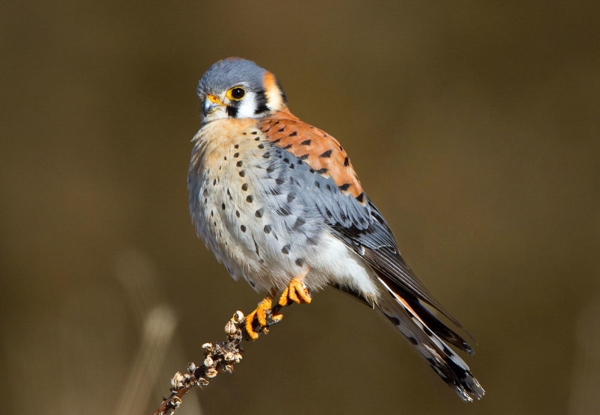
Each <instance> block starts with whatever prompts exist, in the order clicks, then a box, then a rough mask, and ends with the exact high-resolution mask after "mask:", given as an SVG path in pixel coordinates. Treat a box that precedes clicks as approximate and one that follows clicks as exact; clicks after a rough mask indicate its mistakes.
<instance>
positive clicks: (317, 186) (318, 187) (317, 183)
mask: <svg viewBox="0 0 600 415" xmlns="http://www.w3.org/2000/svg"><path fill="white" fill-rule="evenodd" d="M315 187H316V188H317V189H320V188H321V183H319V182H318V181H316V180H315Z"/></svg>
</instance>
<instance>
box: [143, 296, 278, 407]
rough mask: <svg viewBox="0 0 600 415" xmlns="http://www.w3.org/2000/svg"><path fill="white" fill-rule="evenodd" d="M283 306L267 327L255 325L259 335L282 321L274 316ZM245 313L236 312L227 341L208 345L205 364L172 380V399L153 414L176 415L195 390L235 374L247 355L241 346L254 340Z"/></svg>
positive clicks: (273, 311) (275, 309)
mask: <svg viewBox="0 0 600 415" xmlns="http://www.w3.org/2000/svg"><path fill="white" fill-rule="evenodd" d="M280 309H281V306H280V305H276V306H275V307H273V308H272V309H271V310H270V311H269V312H268V313H267V327H262V328H261V327H260V326H259V325H258V323H257V322H254V324H253V328H254V329H255V331H256V332H262V333H264V334H266V333H268V331H269V329H268V327H269V326H271V325H273V324H276V323H277V322H278V321H279V320H277V319H273V315H277V314H279V310H280ZM244 320H245V317H244V313H242V312H241V311H236V312H235V314H234V315H233V317H232V318H231V320H229V321H228V322H227V324H226V325H225V333H226V334H227V338H226V339H225V341H221V342H216V343H214V344H213V343H205V344H203V345H202V349H204V362H202V365H200V366H196V364H195V363H193V362H191V363H189V364H188V366H187V373H186V374H182V373H180V372H177V373H175V376H173V379H171V386H172V387H171V394H170V395H169V397H168V398H163V402H162V404H161V405H160V406H159V408H158V409H157V410H156V411H154V412H153V413H152V415H172V414H174V413H175V411H176V410H177V408H179V406H180V405H181V403H182V398H183V396H184V395H185V394H186V393H188V392H189V391H190V390H191V389H192V388H193V387H194V386H199V387H200V388H202V387H203V386H207V385H208V384H209V383H210V382H211V381H212V380H213V379H214V378H215V377H216V376H217V375H218V374H219V373H221V372H228V373H231V372H233V366H234V365H235V364H236V363H239V362H241V360H242V352H243V351H244V350H243V348H242V346H241V342H242V341H243V340H250V337H249V336H248V333H247V332H246V328H245V324H244Z"/></svg>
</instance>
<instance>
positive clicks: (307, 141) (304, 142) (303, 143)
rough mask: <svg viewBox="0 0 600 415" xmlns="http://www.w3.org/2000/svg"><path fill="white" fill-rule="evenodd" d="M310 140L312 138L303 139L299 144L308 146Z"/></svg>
mask: <svg viewBox="0 0 600 415" xmlns="http://www.w3.org/2000/svg"><path fill="white" fill-rule="evenodd" d="M311 142H312V140H304V141H303V142H301V143H300V144H301V145H303V146H309V145H310V143H311Z"/></svg>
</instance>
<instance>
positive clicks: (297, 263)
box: [296, 258, 306, 267]
mask: <svg viewBox="0 0 600 415" xmlns="http://www.w3.org/2000/svg"><path fill="white" fill-rule="evenodd" d="M304 262H306V261H304V258H298V259H297V260H296V265H298V266H299V267H301V266H303V265H304Z"/></svg>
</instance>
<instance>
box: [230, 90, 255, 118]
mask: <svg viewBox="0 0 600 415" xmlns="http://www.w3.org/2000/svg"><path fill="white" fill-rule="evenodd" d="M257 107H258V104H257V102H256V93H254V92H252V91H247V92H246V96H245V97H244V98H243V99H242V100H241V101H240V106H239V107H238V111H237V114H236V116H235V117H236V118H258V115H257V114H256V108H257Z"/></svg>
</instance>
